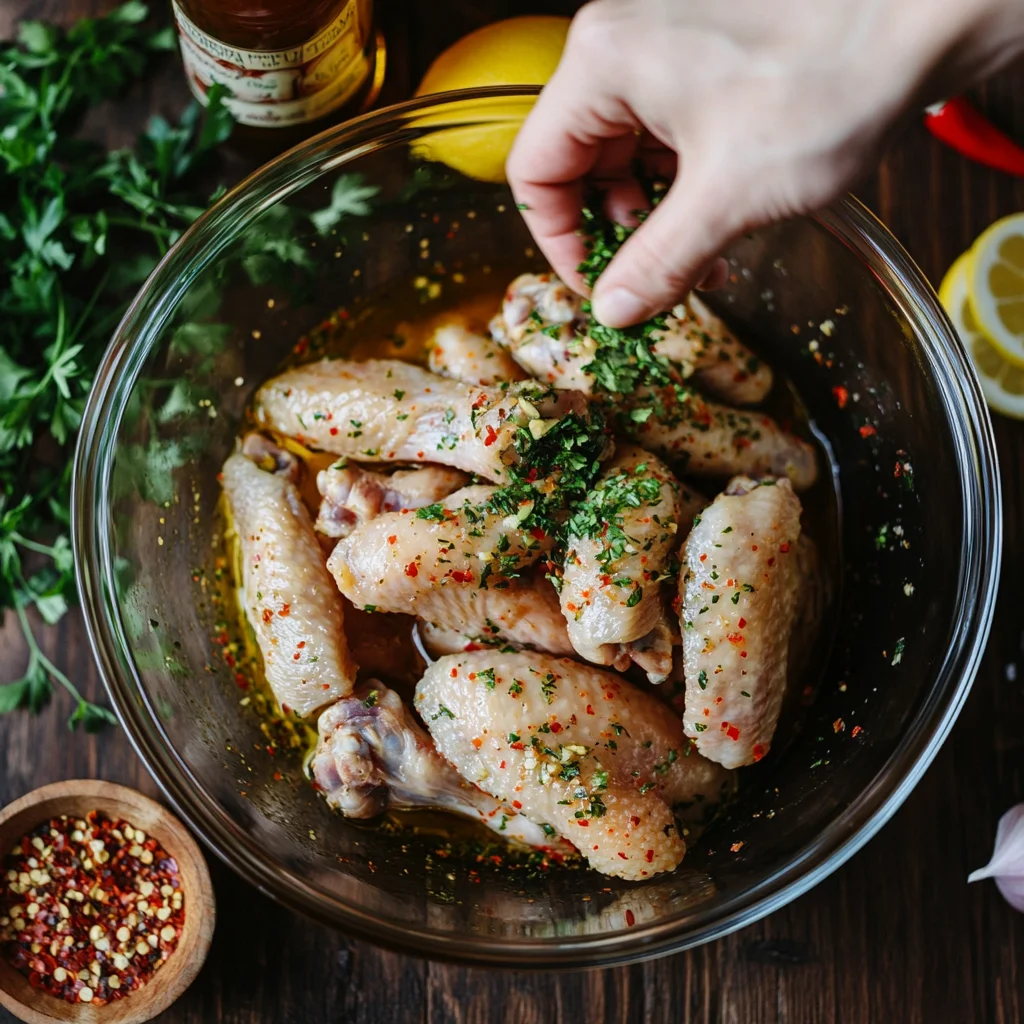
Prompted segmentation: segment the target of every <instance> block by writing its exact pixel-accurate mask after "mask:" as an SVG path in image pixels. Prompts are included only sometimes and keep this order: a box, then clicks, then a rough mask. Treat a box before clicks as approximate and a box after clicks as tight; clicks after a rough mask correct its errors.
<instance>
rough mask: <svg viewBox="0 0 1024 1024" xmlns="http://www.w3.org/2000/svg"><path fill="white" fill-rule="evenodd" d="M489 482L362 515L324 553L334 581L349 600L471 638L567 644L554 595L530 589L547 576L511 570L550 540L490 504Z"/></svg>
mask: <svg viewBox="0 0 1024 1024" xmlns="http://www.w3.org/2000/svg"><path fill="white" fill-rule="evenodd" d="M496 490H497V488H495V487H492V486H488V485H485V484H475V485H473V486H471V487H464V488H463V489H462V490H460V491H456V492H455V493H454V494H452V495H450V496H449V497H448V498H446V499H445V500H444V502H443V503H438V504H437V505H433V506H429V507H427V508H424V509H419V510H417V511H416V512H388V513H385V514H383V515H380V516H378V517H377V518H376V519H374V520H372V521H370V522H368V523H365V524H364V525H363V526H361V527H359V529H357V530H355V531H354V532H353V533H352V534H350V535H349V536H348V537H346V538H344V539H343V540H341V541H339V542H338V545H337V547H336V548H335V549H334V552H333V553H332V554H331V557H330V559H329V560H328V563H327V567H328V569H329V570H330V572H331V573H332V574H333V576H334V578H335V581H336V582H337V585H338V589H339V590H340V591H341V592H342V593H343V594H344V595H345V597H347V598H348V599H349V600H350V601H351V602H352V603H353V604H354V605H356V606H357V607H361V608H364V607H369V608H372V609H375V610H377V611H385V612H408V613H409V614H412V615H417V616H419V618H420V619H422V620H424V621H425V622H426V623H431V624H433V625H434V626H435V627H439V628H440V629H441V630H445V631H457V632H458V633H461V634H463V636H464V637H468V638H471V639H472V638H474V637H484V636H500V637H501V639H502V640H503V641H504V642H505V643H508V644H510V645H513V646H528V645H531V644H536V645H538V646H539V645H541V644H544V645H550V646H551V647H552V649H554V650H556V651H560V652H561V651H567V650H568V638H567V637H566V635H565V628H564V623H562V622H561V613H560V612H559V610H558V606H557V602H555V601H553V600H552V597H553V595H547V594H546V595H545V596H546V600H545V599H543V598H542V599H538V597H537V588H538V587H541V586H542V587H545V588H547V589H548V590H550V589H551V587H550V584H548V583H547V582H546V581H544V580H540V581H539V582H538V583H536V584H535V583H533V582H532V581H527V580H525V579H522V580H521V579H517V578H515V576H516V574H518V573H521V572H522V571H523V570H524V569H526V568H528V567H529V566H530V565H531V564H532V563H534V562H536V561H537V560H538V559H540V558H542V557H545V556H547V554H548V553H549V552H550V551H551V549H552V547H553V544H554V540H553V538H551V537H549V536H547V535H545V534H543V533H540V532H539V531H535V532H536V533H537V535H536V536H534V532H526V531H522V530H520V529H518V526H517V524H516V522H515V517H508V516H505V515H502V514H500V513H498V514H496V513H494V512H491V511H489V510H488V504H487V503H488V501H489V499H490V498H491V497H492V496H493V494H494V493H495V491H496ZM510 519H511V521H510ZM451 642H452V641H451V639H450V636H449V639H448V643H451Z"/></svg>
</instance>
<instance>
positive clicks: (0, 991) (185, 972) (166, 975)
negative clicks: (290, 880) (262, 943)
mask: <svg viewBox="0 0 1024 1024" xmlns="http://www.w3.org/2000/svg"><path fill="white" fill-rule="evenodd" d="M97 810H98V811H102V812H103V813H104V814H106V815H107V816H108V817H110V818H113V819H115V820H116V819H118V818H121V819H123V820H125V821H127V822H129V823H130V824H132V825H137V826H138V827H139V828H141V829H142V830H143V832H145V833H147V835H150V836H152V837H153V838H154V839H155V840H156V841H157V842H158V843H159V844H160V845H161V846H162V847H163V848H164V849H165V850H166V851H167V852H168V853H169V854H170V855H171V856H172V857H173V858H174V859H175V860H176V861H177V863H178V870H179V871H180V873H181V887H182V891H183V892H184V894H185V921H184V925H183V927H182V931H181V938H180V939H179V940H178V946H177V948H176V949H175V950H174V952H173V953H172V954H171V955H170V956H169V957H168V958H167V960H166V961H165V962H164V964H163V966H162V967H161V968H160V969H159V970H158V971H157V972H156V974H155V975H154V976H153V977H151V978H150V980H149V982H148V983H147V984H146V985H143V986H142V988H140V989H139V990H138V991H137V992H132V993H131V994H129V995H127V996H125V998H124V999H118V1000H117V1001H116V1002H113V1003H108V1004H107V1005H106V1006H93V1005H91V1004H90V1003H68V1002H65V1001H64V1000H63V999H58V998H57V997H56V996H51V995H50V994H49V993H47V992H40V991H39V990H38V989H35V988H33V987H32V986H31V985H30V984H29V983H28V979H27V978H26V977H25V976H24V975H22V974H20V973H19V972H18V971H16V970H15V969H14V968H13V967H12V966H11V965H10V964H9V963H8V962H7V959H6V958H5V957H3V956H0V1005H2V1006H5V1007H6V1008H7V1009H8V1010H10V1011H11V1013H13V1014H14V1015H15V1016H16V1017H17V1018H18V1019H19V1020H23V1021H25V1022H26V1024H53V1022H55V1021H63V1022H67V1021H74V1022H75V1024H142V1022H143V1021H147V1020H152V1019H153V1018H154V1017H155V1016H156V1015H157V1014H159V1013H162V1012H163V1011H164V1010H166V1009H167V1007H168V1006H170V1005H171V1003H173V1002H174V1001H175V999H177V998H178V996H180V995H181V994H182V992H184V991H185V989H187V988H188V987H189V985H191V984H192V981H193V980H194V979H195V976H196V975H197V974H198V973H199V968H200V967H202V966H203V961H204V960H205V959H206V954H207V951H208V950H209V948H210V939H211V938H212V937H213V926H214V921H215V919H216V912H215V903H214V897H213V884H212V883H211V881H210V872H209V870H208V869H207V867H206V861H205V860H204V859H203V855H202V853H201V851H200V849H199V846H198V845H197V843H196V841H195V840H194V839H193V838H192V836H190V835H189V833H188V831H187V830H186V829H185V826H184V825H182V823H181V822H180V821H178V819H177V818H176V817H174V815H173V814H171V812H170V811H168V810H167V809H166V808H164V807H161V806H160V804H158V803H156V802H155V801H154V800H150V799H149V797H146V796H143V795H142V794H141V793H138V792H136V791H135V790H134V789H128V787H127V786H116V785H114V784H113V783H111V782H97V781H95V780H92V779H76V780H72V781H69V782H55V783H53V784H52V785H50V786H43V787H42V788H40V789H35V790H33V791H32V792H31V793H27V794H26V795H25V796H23V797H21V799H20V800H15V801H14V802H13V803H11V804H8V805H7V806H6V807H5V808H4V809H3V810H2V811H0V861H2V860H3V858H4V857H6V856H7V854H8V853H9V852H10V850H11V849H12V848H13V847H14V844H15V843H16V842H17V841H18V840H19V839H20V838H21V837H22V836H23V835H25V834H26V833H27V832H31V831H32V829H34V828H35V827H36V826H37V825H39V824H40V823H41V822H43V821H47V820H49V819H50V818H55V817H59V816H60V815H62V814H67V815H69V816H75V817H84V816H85V815H86V814H87V813H88V812H89V811H97Z"/></svg>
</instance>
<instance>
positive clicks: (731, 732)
mask: <svg viewBox="0 0 1024 1024" xmlns="http://www.w3.org/2000/svg"><path fill="white" fill-rule="evenodd" d="M722 732H724V733H725V735H726V736H728V737H729V739H731V740H738V739H739V738H740V731H739V729H737V728H736V726H735V725H730V724H729V723H728V722H723V723H722Z"/></svg>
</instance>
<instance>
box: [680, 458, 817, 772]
mask: <svg viewBox="0 0 1024 1024" xmlns="http://www.w3.org/2000/svg"><path fill="white" fill-rule="evenodd" d="M799 539H800V500H799V499H798V498H797V496H796V495H795V494H794V493H793V488H792V486H791V485H790V483H789V481H788V480H785V479H783V480H764V481H761V482H760V483H759V482H758V481H756V480H751V479H749V478H746V477H737V478H736V479H735V480H733V481H731V482H730V484H729V486H728V488H727V489H726V490H725V492H724V493H722V494H720V495H719V496H718V497H717V498H716V499H715V500H714V501H713V502H712V503H711V504H710V505H709V506H708V507H707V508H706V509H705V510H704V511H703V512H702V513H701V516H700V522H698V523H697V524H696V525H695V526H694V528H693V530H692V531H691V532H690V535H689V537H687V539H686V543H685V545H684V546H683V555H682V557H683V568H682V571H681V572H680V577H679V595H680V599H681V611H680V618H681V620H682V627H683V628H682V634H683V663H684V672H685V677H686V711H685V715H684V725H685V729H686V734H687V736H692V737H693V738H694V739H695V740H696V742H697V746H698V748H699V749H700V751H701V753H703V754H704V755H706V756H707V757H710V758H711V759H712V760H715V761H718V762H719V763H720V764H723V765H725V766H726V767H727V768H736V767H739V766H740V765H744V764H751V763H752V762H754V761H757V760H760V758H762V757H763V756H764V755H765V754H766V753H767V752H768V748H769V747H770V745H771V741H772V735H773V734H774V732H775V726H776V723H777V721H778V717H779V709H780V707H781V705H782V699H783V696H784V694H785V690H786V681H787V667H788V660H789V646H790V636H791V633H792V629H793V621H794V617H795V614H796V611H797V608H798V605H799V597H800V588H801V579H802V576H801V571H800V565H799V560H798V555H797V544H798V541H799Z"/></svg>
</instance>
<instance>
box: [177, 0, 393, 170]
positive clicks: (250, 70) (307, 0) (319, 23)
mask: <svg viewBox="0 0 1024 1024" xmlns="http://www.w3.org/2000/svg"><path fill="white" fill-rule="evenodd" d="M172 6H173V8H174V20H175V24H176V27H177V30H178V39H179V42H180V45H181V56H182V60H183V61H184V65H185V74H186V76H187V77H188V83H189V88H191V90H192V92H193V94H194V95H195V96H196V98H197V99H198V100H199V101H200V102H201V103H204V102H205V100H206V93H207V91H208V90H209V88H210V86H211V85H212V84H213V83H215V82H218V83H220V84H221V85H223V86H226V87H227V88H228V89H229V90H230V91H231V96H230V98H229V99H227V100H226V101H225V102H226V105H227V107H228V109H229V110H230V111H231V113H232V114H233V115H234V117H235V120H236V121H237V122H238V128H236V130H235V136H234V137H235V138H236V140H237V141H238V142H241V143H242V144H243V147H244V148H245V149H248V150H251V151H254V152H257V153H258V152H265V153H266V152H273V151H275V150H281V149H284V148H286V147H288V146H291V145H294V144H295V143H296V142H298V141H300V140H301V139H303V138H305V137H306V136H308V135H312V134H313V133H314V132H317V131H321V130H322V129H323V128H325V127H327V126H328V125H330V124H333V123H336V122H338V121H341V120H344V119H345V118H346V117H351V116H353V115H354V114H357V113H359V112H360V111H361V110H364V109H366V108H367V107H368V106H369V105H370V104H371V103H372V102H373V101H374V100H375V99H376V96H377V94H378V93H379V92H380V87H381V83H382V81H383V75H384V46H383V40H382V38H381V37H380V34H379V33H378V32H375V31H374V25H373V0H172Z"/></svg>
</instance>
